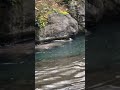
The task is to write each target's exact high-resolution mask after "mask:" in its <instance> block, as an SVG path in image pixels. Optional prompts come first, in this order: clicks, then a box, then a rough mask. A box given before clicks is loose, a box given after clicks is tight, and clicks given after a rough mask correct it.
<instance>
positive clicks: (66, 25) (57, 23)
mask: <svg viewBox="0 0 120 90" xmlns="http://www.w3.org/2000/svg"><path fill="white" fill-rule="evenodd" d="M81 29H82V28H81ZM78 32H79V30H78V22H77V21H76V20H75V19H74V18H72V17H71V16H70V15H69V14H67V15H62V14H58V13H53V14H50V15H49V16H48V25H46V26H45V27H44V28H43V29H41V30H40V32H39V40H46V39H55V38H62V37H70V36H72V35H76V34H77V33H78Z"/></svg>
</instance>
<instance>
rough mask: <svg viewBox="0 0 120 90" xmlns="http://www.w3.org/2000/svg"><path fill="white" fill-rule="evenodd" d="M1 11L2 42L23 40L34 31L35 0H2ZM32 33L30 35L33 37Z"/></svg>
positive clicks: (0, 28)
mask: <svg viewBox="0 0 120 90" xmlns="http://www.w3.org/2000/svg"><path fill="white" fill-rule="evenodd" d="M28 3H29V4H28ZM0 12H1V13H0V38H1V39H0V40H1V41H0V42H1V43H2V42H9V41H10V42H14V41H16V40H17V39H21V40H22V39H23V38H27V37H28V36H29V35H28V34H31V33H34V30H33V28H31V27H34V21H35V19H34V18H35V16H34V0H1V1H0ZM31 35H33V34H31ZM31 35H30V36H29V37H32V38H33V37H34V35H33V36H31Z"/></svg>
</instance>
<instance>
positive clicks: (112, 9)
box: [86, 0, 120, 24]
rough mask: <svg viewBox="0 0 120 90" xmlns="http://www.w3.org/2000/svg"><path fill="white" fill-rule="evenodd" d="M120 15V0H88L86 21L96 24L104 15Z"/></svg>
mask: <svg viewBox="0 0 120 90" xmlns="http://www.w3.org/2000/svg"><path fill="white" fill-rule="evenodd" d="M119 15H120V0H96V1H93V0H86V22H88V23H89V24H96V23H97V22H98V21H100V20H101V19H102V18H103V16H104V17H105V18H109V19H110V18H112V17H116V16H119Z"/></svg>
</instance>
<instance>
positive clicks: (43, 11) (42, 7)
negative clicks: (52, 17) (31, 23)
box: [36, 0, 69, 28]
mask: <svg viewBox="0 0 120 90" xmlns="http://www.w3.org/2000/svg"><path fill="white" fill-rule="evenodd" d="M40 1H41V2H40V3H38V2H36V8H37V10H36V19H37V21H38V23H39V25H40V28H44V27H45V26H46V25H47V23H48V22H47V20H48V16H49V14H52V13H59V14H62V15H67V14H69V13H68V11H67V9H66V8H65V7H63V6H60V5H59V4H58V2H60V1H61V0H52V1H49V0H40Z"/></svg>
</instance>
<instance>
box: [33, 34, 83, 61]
mask: <svg viewBox="0 0 120 90" xmlns="http://www.w3.org/2000/svg"><path fill="white" fill-rule="evenodd" d="M84 51H85V36H78V37H76V38H75V39H74V40H73V41H70V42H66V43H65V44H63V45H61V46H59V47H56V48H52V49H48V50H44V51H40V52H36V54H35V59H36V60H48V59H53V58H54V59H55V58H61V57H70V56H77V55H80V54H83V53H84Z"/></svg>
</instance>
